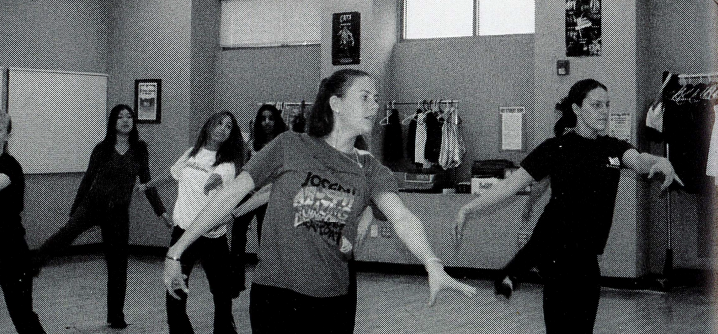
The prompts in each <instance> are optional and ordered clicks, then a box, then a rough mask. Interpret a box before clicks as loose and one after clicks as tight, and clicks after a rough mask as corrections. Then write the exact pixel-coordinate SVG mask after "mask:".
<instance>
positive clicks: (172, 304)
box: [165, 226, 201, 334]
mask: <svg viewBox="0 0 718 334" xmlns="http://www.w3.org/2000/svg"><path fill="white" fill-rule="evenodd" d="M183 233H184V230H183V229H181V228H180V227H178V226H175V227H174V229H173V230H172V238H171V240H170V247H172V245H174V244H175V243H176V242H177V240H179V238H180V237H181V236H182V234H183ZM200 239H201V237H200ZM198 241H200V240H197V241H195V243H193V244H191V245H190V246H189V247H187V249H186V250H185V251H184V253H182V258H181V260H180V262H181V267H182V274H184V275H185V284H187V286H189V276H190V274H191V273H192V268H193V267H194V264H195V263H196V262H197V256H198V252H197V242H198ZM176 293H177V295H179V296H180V299H175V298H174V297H172V296H171V295H170V294H169V293H168V292H166V291H165V304H166V306H167V326H168V327H169V332H170V333H172V334H192V333H194V330H193V329H192V323H191V322H190V320H189V317H188V316H187V294H186V293H185V292H184V291H182V290H177V291H176Z"/></svg>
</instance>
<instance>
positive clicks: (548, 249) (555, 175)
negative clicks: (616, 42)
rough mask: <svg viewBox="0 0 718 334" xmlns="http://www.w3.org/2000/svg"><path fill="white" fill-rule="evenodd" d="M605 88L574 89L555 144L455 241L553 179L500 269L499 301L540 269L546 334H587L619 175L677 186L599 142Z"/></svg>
mask: <svg viewBox="0 0 718 334" xmlns="http://www.w3.org/2000/svg"><path fill="white" fill-rule="evenodd" d="M609 103H610V102H609V98H608V92H607V89H606V86H604V85H603V84H601V83H600V82H598V81H596V80H593V79H585V80H581V81H578V82H576V83H575V84H574V85H573V86H572V87H571V89H570V91H569V93H568V96H566V97H565V98H564V99H563V100H562V101H561V102H560V103H559V104H558V105H557V106H556V109H557V110H558V111H560V112H561V113H562V117H561V119H559V120H558V122H557V123H556V125H555V127H554V133H555V135H556V136H555V137H554V138H550V139H548V140H546V141H544V142H543V143H542V144H541V145H539V146H538V147H537V148H536V149H534V150H533V152H531V153H530V154H529V155H528V156H527V157H526V158H525V159H524V160H523V161H522V162H521V169H519V170H518V171H517V172H515V173H513V174H511V176H510V177H509V178H507V179H505V180H503V181H502V182H501V183H499V184H497V185H495V186H493V187H492V188H491V189H490V190H489V191H488V192H487V193H486V194H483V195H481V196H480V197H478V198H476V199H474V200H473V201H471V202H470V203H468V204H466V205H465V206H464V207H462V208H461V209H460V210H459V213H458V216H457V221H456V226H455V228H456V234H457V235H456V237H457V241H460V240H461V236H462V233H463V229H464V226H465V220H466V216H467V215H469V214H470V213H474V212H475V213H478V212H482V210H486V209H488V208H491V207H494V206H495V205H496V204H498V203H500V202H502V201H504V200H506V199H508V198H509V197H510V196H512V195H514V194H516V193H517V192H518V191H519V190H521V189H524V188H525V187H526V186H528V185H529V184H530V183H531V182H532V181H534V180H536V181H540V180H542V179H544V178H546V177H550V184H551V194H552V195H551V199H550V201H549V203H548V204H547V205H546V207H545V208H544V212H543V214H542V215H541V218H539V221H538V222H537V223H536V227H535V228H534V231H533V234H532V236H531V239H530V240H529V241H528V243H527V244H526V245H525V246H524V247H523V248H522V249H521V250H520V251H519V252H518V253H517V254H516V256H515V257H514V258H513V259H512V260H511V261H510V262H509V264H508V265H507V266H506V267H505V268H504V269H503V271H502V274H501V276H500V278H499V279H498V281H497V282H496V293H497V294H502V295H505V296H507V297H509V296H510V295H511V292H512V291H513V289H514V286H515V284H516V281H515V277H516V276H517V275H518V274H521V273H523V272H525V271H527V270H529V269H531V268H532V267H534V266H537V267H538V269H539V272H540V273H541V276H542V277H543V279H544V293H543V308H544V321H545V323H546V331H547V333H592V332H593V325H594V322H595V320H596V312H597V309H598V301H599V296H600V290H601V286H600V284H599V283H600V282H599V279H600V276H601V272H600V268H599V265H598V256H599V255H600V254H602V253H603V250H604V247H605V246H606V241H607V239H608V233H609V230H610V229H611V223H612V221H613V210H614V204H615V201H616V196H617V192H618V182H619V180H620V176H621V168H623V167H627V168H630V169H632V170H634V171H635V172H637V173H648V174H649V177H652V176H653V174H654V173H661V174H663V175H664V176H665V179H664V181H663V185H662V187H663V188H664V189H665V188H666V187H668V185H670V184H671V183H672V182H673V181H677V182H679V183H680V182H681V181H680V179H679V178H678V176H677V175H676V174H675V172H674V170H673V166H672V165H671V163H670V162H669V161H668V160H667V159H665V158H662V157H657V156H653V155H650V154H647V153H639V152H638V151H636V149H635V148H633V147H632V146H631V144H629V143H627V142H625V141H621V140H618V139H616V138H612V137H607V136H604V135H602V134H603V133H604V132H605V130H606V123H607V120H608V116H609Z"/></svg>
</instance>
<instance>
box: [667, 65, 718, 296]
mask: <svg viewBox="0 0 718 334" xmlns="http://www.w3.org/2000/svg"><path fill="white" fill-rule="evenodd" d="M669 75H671V72H669V71H665V72H663V76H662V80H663V82H665V81H666V78H667V77H668V76H669ZM677 77H678V80H683V81H684V82H686V83H687V82H690V80H693V79H698V80H704V79H711V80H714V79H718V73H703V74H678V75H677ZM664 88H665V85H664V86H663V87H661V92H660V95H663V89H664ZM665 149H666V159H669V160H670V157H671V150H670V144H669V143H668V142H666V143H665ZM667 191H668V196H666V198H667V199H666V202H667V203H666V211H667V213H666V227H667V228H666V230H667V231H666V258H665V260H664V262H663V277H661V278H659V279H658V284H659V285H660V288H661V289H662V290H664V291H667V290H670V288H671V286H670V277H671V275H672V273H673V210H672V207H671V205H672V202H673V196H672V195H673V192H672V191H671V188H670V187H669V188H668V189H667Z"/></svg>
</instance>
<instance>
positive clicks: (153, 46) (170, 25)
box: [108, 0, 192, 246]
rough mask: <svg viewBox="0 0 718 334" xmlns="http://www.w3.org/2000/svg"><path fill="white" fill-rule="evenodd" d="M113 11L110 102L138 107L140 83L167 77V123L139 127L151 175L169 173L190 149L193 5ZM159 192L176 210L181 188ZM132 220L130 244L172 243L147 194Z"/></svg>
mask: <svg viewBox="0 0 718 334" xmlns="http://www.w3.org/2000/svg"><path fill="white" fill-rule="evenodd" d="M111 8H112V14H113V15H112V19H111V23H112V25H111V27H112V30H111V36H110V38H111V40H112V43H111V45H112V47H111V49H110V51H111V57H110V62H111V64H110V69H109V74H110V85H109V90H110V92H109V94H108V97H109V104H110V105H113V104H116V103H133V101H134V81H135V79H162V123H161V124H140V125H139V126H138V129H139V132H140V136H141V137H142V139H144V140H145V141H146V142H147V144H148V146H149V152H150V169H151V171H152V174H153V175H154V176H159V175H162V174H168V173H169V167H170V166H171V165H172V164H173V163H174V162H175V160H177V158H178V157H179V156H180V155H181V154H182V152H184V150H186V149H187V147H188V144H187V143H188V134H189V124H190V115H191V103H190V101H191V99H190V94H191V84H190V68H191V61H190V59H191V52H190V50H191V48H190V44H191V11H192V7H191V1H190V0H115V1H113V3H112V7H111ZM159 190H160V195H161V196H162V198H163V200H164V202H165V206H166V207H167V209H168V210H169V211H171V210H172V207H173V204H174V200H175V196H176V192H177V190H176V187H175V186H174V185H173V184H170V185H168V186H165V187H163V188H160V189H159ZM130 220H131V227H130V244H134V245H158V246H166V245H167V244H168V243H169V231H168V230H167V229H166V228H165V227H164V224H163V223H162V222H161V221H160V220H158V218H157V217H156V216H155V215H154V213H153V212H152V210H151V207H150V205H149V203H148V202H147V200H146V199H145V198H144V196H135V198H134V199H133V203H132V206H131V208H130Z"/></svg>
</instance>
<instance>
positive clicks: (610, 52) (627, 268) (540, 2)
mask: <svg viewBox="0 0 718 334" xmlns="http://www.w3.org/2000/svg"><path fill="white" fill-rule="evenodd" d="M565 10H566V9H565V1H564V2H562V1H549V0H536V32H535V44H534V45H535V60H534V78H535V79H534V82H535V91H534V93H535V108H534V110H535V113H534V114H533V115H528V123H529V126H530V127H531V128H529V134H530V135H529V138H528V140H529V143H528V146H529V148H533V147H536V145H538V144H539V143H541V142H542V141H543V140H545V139H546V138H548V137H551V136H553V133H552V128H553V123H554V119H553V118H552V117H546V115H547V114H551V113H552V110H553V108H554V105H555V104H556V102H558V100H559V99H561V98H562V97H563V96H565V95H566V94H567V93H568V89H569V88H570V86H571V85H572V84H573V83H574V82H576V81H578V80H580V79H584V78H593V79H596V80H598V81H601V82H602V83H604V84H605V85H606V86H607V87H608V89H609V96H610V98H611V107H612V111H615V112H618V111H621V112H623V111H627V112H631V113H632V117H631V120H632V122H633V127H632V135H631V137H632V138H631V142H632V143H633V144H634V145H635V144H636V138H635V137H636V126H637V124H636V123H637V122H636V116H637V107H636V91H637V88H636V73H637V69H636V3H635V0H629V1H619V0H605V1H602V43H603V46H602V54H601V56H597V57H581V58H578V57H571V58H568V57H566V44H565V35H564V34H565ZM561 59H568V60H569V61H570V62H571V65H570V74H569V75H567V76H558V75H557V74H556V61H557V60H561ZM549 111H550V112H549ZM637 187H638V186H637V177H636V176H635V174H633V173H632V172H624V173H623V174H622V176H621V182H620V185H619V193H618V197H617V200H616V211H615V214H614V223H613V228H612V230H611V235H610V237H609V241H608V245H607V246H606V250H605V254H604V257H603V259H604V260H603V262H602V264H601V266H602V268H601V269H602V273H603V275H604V276H613V277H639V276H641V275H643V274H644V273H645V267H644V265H643V264H642V263H640V261H639V259H638V257H639V254H643V253H644V252H645V250H644V249H639V245H640V244H642V243H640V242H639V238H641V237H642V236H640V235H638V226H639V219H640V217H639V215H638V214H637V212H638V210H639V208H638V201H637Z"/></svg>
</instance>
